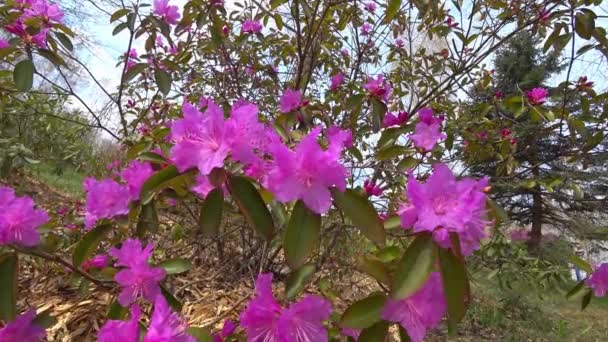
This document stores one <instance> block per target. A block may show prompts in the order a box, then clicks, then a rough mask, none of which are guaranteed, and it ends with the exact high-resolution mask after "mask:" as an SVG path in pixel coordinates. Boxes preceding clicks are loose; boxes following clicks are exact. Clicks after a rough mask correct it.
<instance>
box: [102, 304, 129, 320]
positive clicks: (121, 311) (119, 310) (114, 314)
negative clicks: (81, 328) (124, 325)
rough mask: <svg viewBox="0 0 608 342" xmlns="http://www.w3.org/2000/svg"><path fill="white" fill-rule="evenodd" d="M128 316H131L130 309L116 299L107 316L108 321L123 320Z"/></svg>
mask: <svg viewBox="0 0 608 342" xmlns="http://www.w3.org/2000/svg"><path fill="white" fill-rule="evenodd" d="M127 314H129V309H128V308H125V307H124V306H122V305H120V304H119V303H118V299H114V301H113V302H112V304H111V305H110V309H109V310H108V313H107V315H106V316H107V317H108V319H114V320H121V319H124V318H125V317H127Z"/></svg>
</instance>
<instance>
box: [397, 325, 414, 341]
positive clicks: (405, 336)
mask: <svg viewBox="0 0 608 342" xmlns="http://www.w3.org/2000/svg"><path fill="white" fill-rule="evenodd" d="M399 341H400V342H412V340H411V339H410V335H408V334H407V331H406V330H405V329H403V327H402V326H401V325H399Z"/></svg>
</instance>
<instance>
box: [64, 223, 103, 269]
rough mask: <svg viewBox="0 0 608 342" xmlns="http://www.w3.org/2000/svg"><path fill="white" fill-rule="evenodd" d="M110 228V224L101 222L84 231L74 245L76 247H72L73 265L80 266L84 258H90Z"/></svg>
mask: <svg viewBox="0 0 608 342" xmlns="http://www.w3.org/2000/svg"><path fill="white" fill-rule="evenodd" d="M111 230H112V226H111V225H109V224H102V225H99V226H97V227H95V228H93V230H91V231H89V232H88V233H86V234H85V235H84V237H83V238H82V240H80V242H79V243H78V245H76V249H74V254H73V255H72V263H73V264H74V266H76V267H80V266H82V263H83V262H84V261H85V260H88V259H89V258H91V257H92V256H93V253H95V250H96V249H97V247H98V246H99V244H100V243H101V240H103V239H104V237H105V236H106V235H107V234H108V233H109V232H110V231H111Z"/></svg>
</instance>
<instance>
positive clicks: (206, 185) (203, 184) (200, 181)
mask: <svg viewBox="0 0 608 342" xmlns="http://www.w3.org/2000/svg"><path fill="white" fill-rule="evenodd" d="M214 188H215V187H214V186H213V184H211V182H210V181H209V177H208V176H205V175H197V176H196V184H194V186H193V187H192V188H191V189H190V190H192V191H194V192H195V193H196V194H198V195H199V196H201V198H205V197H207V195H208V194H209V193H210V192H211V190H213V189H214Z"/></svg>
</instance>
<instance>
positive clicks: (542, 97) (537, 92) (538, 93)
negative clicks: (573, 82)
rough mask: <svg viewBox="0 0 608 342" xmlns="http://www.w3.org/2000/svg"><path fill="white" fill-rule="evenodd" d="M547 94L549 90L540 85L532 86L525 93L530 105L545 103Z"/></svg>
mask: <svg viewBox="0 0 608 342" xmlns="http://www.w3.org/2000/svg"><path fill="white" fill-rule="evenodd" d="M548 95H549V92H548V91H547V89H545V88H541V87H538V88H534V89H532V90H530V91H529V92H528V93H527V94H526V96H527V97H528V102H530V104H531V105H541V104H543V103H545V101H546V100H547V96H548Z"/></svg>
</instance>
